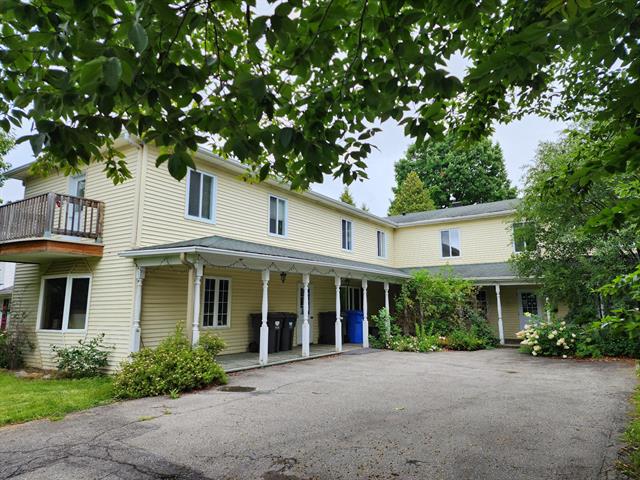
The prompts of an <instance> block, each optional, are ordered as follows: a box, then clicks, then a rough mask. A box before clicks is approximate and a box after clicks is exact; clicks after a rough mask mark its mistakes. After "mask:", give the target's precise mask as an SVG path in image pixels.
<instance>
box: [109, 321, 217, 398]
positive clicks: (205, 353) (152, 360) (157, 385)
mask: <svg viewBox="0 0 640 480" xmlns="http://www.w3.org/2000/svg"><path fill="white" fill-rule="evenodd" d="M205 343H207V344H208V347H211V344H210V343H208V341H207V340H205ZM211 343H213V342H211ZM226 382H227V376H226V374H225V373H224V370H223V369H222V367H221V366H220V365H218V363H216V361H215V360H214V358H213V355H212V354H211V351H209V350H207V349H206V348H205V347H203V346H202V345H198V346H196V347H192V346H191V344H190V342H189V340H188V339H187V338H186V337H185V335H184V333H183V332H182V329H181V328H180V327H179V328H178V329H177V330H176V333H175V334H174V335H172V336H171V337H168V338H166V339H165V340H163V341H162V343H160V345H158V347H157V348H143V349H142V350H140V351H139V352H136V353H133V354H131V360H130V361H125V362H123V364H122V366H121V369H120V371H119V372H118V373H117V374H116V376H115V379H114V384H113V386H114V393H115V396H116V397H118V398H140V397H151V396H156V395H169V394H171V393H172V392H173V394H175V393H176V392H184V391H188V390H192V389H194V388H201V387H205V386H207V385H211V384H214V383H218V384H221V383H222V384H224V383H226Z"/></svg>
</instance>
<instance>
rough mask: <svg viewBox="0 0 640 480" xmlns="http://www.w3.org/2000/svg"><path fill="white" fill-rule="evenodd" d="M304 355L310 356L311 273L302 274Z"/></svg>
mask: <svg viewBox="0 0 640 480" xmlns="http://www.w3.org/2000/svg"><path fill="white" fill-rule="evenodd" d="M302 295H303V299H302V356H303V357H308V356H309V274H308V273H303V274H302Z"/></svg>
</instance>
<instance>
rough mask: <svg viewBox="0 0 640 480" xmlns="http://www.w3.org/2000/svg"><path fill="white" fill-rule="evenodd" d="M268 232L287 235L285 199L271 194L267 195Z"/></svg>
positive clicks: (281, 235)
mask: <svg viewBox="0 0 640 480" xmlns="http://www.w3.org/2000/svg"><path fill="white" fill-rule="evenodd" d="M269 233H270V234H271V235H278V236H280V237H286V236H287V201H286V200H285V199H284V198H280V197H274V196H273V195H271V196H270V197H269Z"/></svg>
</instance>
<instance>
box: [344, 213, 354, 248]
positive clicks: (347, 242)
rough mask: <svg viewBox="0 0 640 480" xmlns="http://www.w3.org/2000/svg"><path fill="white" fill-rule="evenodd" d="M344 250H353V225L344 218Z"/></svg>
mask: <svg viewBox="0 0 640 480" xmlns="http://www.w3.org/2000/svg"><path fill="white" fill-rule="evenodd" d="M342 249H343V250H348V251H352V250H353V223H352V222H351V220H345V219H344V218H343V219H342Z"/></svg>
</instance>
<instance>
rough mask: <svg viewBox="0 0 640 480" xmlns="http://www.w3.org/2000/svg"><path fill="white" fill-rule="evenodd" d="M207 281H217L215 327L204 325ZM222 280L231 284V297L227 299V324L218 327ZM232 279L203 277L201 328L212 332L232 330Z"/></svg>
mask: <svg viewBox="0 0 640 480" xmlns="http://www.w3.org/2000/svg"><path fill="white" fill-rule="evenodd" d="M207 280H215V281H216V284H215V285H216V287H215V292H214V294H213V319H214V321H215V325H205V324H204V294H205V290H206V287H205V285H206V281H207ZM220 280H226V281H228V282H229V295H228V297H227V324H226V325H218V296H219V295H220V282H219V281H220ZM231 285H232V282H231V278H229V277H219V276H216V275H205V276H203V281H202V294H201V298H200V328H203V329H212V330H223V329H225V328H231Z"/></svg>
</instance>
